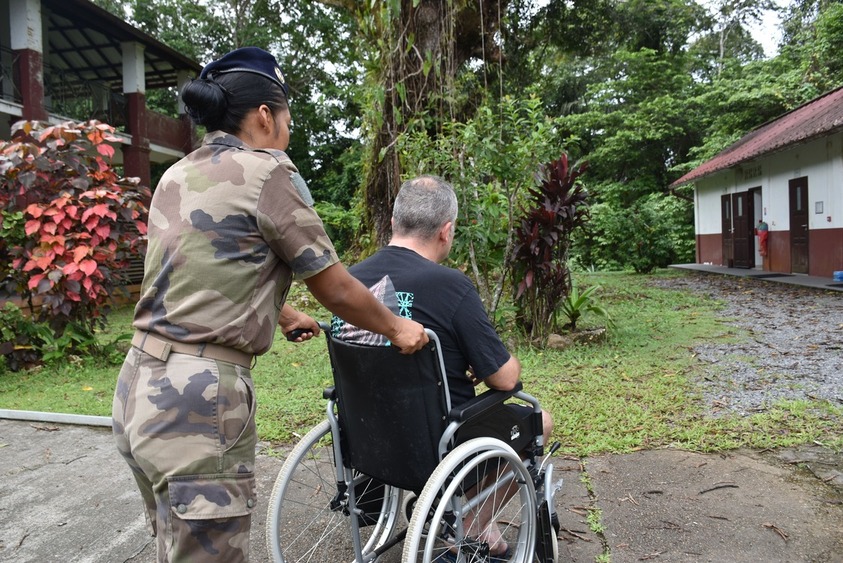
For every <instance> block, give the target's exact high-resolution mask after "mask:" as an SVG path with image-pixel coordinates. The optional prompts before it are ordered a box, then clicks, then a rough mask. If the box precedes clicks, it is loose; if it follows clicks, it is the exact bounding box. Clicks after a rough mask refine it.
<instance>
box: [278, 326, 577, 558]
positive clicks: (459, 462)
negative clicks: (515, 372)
mask: <svg viewBox="0 0 843 563" xmlns="http://www.w3.org/2000/svg"><path fill="white" fill-rule="evenodd" d="M320 326H321V327H322V330H323V331H324V333H325V335H326V338H327V343H328V352H329V356H330V361H331V369H332V372H333V378H334V386H333V387H330V388H328V389H326V390H325V391H324V392H323V398H324V399H326V400H327V408H326V411H327V419H326V420H325V421H323V422H322V423H320V424H318V425H317V426H316V427H314V428H313V429H312V430H310V432H308V433H307V434H306V435H305V436H304V437H303V438H302V439H301V441H300V442H299V443H298V445H297V446H296V447H295V448H294V449H293V450H292V452H291V453H290V455H289V456H288V458H287V459H286V460H285V462H284V464H283V466H282V468H281V470H280V472H279V474H278V477H277V479H276V482H275V485H274V487H273V490H272V494H271V497H270V504H269V507H268V514H267V522H266V526H267V529H266V540H267V547H268V551H269V553H270V554H271V555H272V558H273V561H275V562H283V563H294V562H302V561H310V562H319V563H350V562H358V563H364V562H365V563H367V562H371V561H376V560H378V559H379V558H380V560H381V561H384V560H386V559H389V560H390V561H395V555H394V553H393V552H391V551H390V550H393V549H395V550H396V552H397V551H398V549H401V550H402V551H401V559H400V560H401V561H402V562H405V563H415V562H424V563H431V562H439V561H441V562H455V561H456V562H458V563H463V562H465V563H468V562H477V563H480V562H500V561H508V562H511V563H534V562H537V563H556V561H557V560H558V550H557V534H558V528H559V524H558V519H557V517H556V510H555V505H554V496H555V494H556V492H557V491H558V490H559V489H560V488H561V486H562V481H561V479H560V480H559V481H558V482H553V466H552V464H551V463H549V459H550V456H551V454H552V453H553V451H555V449H556V448H558V447H559V445H558V444H554V447H553V448H551V449H550V450H551V451H549V452H548V455H547V456H544V457H543V458H542V456H543V454H544V451H543V450H544V444H543V437H542V421H541V408H540V406H539V403H538V401H537V400H536V399H535V398H533V397H531V396H530V395H528V394H526V393H524V392H523V391H521V388H520V384H519V386H518V388H517V389H514V390H512V391H507V392H501V391H496V390H489V391H486V392H485V393H483V394H481V395H478V396H477V397H475V398H474V399H472V400H471V401H469V402H468V403H466V404H464V405H461V406H460V407H458V408H453V409H452V408H451V405H450V400H449V394H448V382H447V379H446V377H445V368H444V363H443V360H442V352H441V350H440V345H439V340H438V338H437V337H436V334H434V333H433V332H432V331H430V330H428V331H427V332H428V336H429V338H430V343H429V344H428V345H427V346H426V347H425V348H424V349H422V350H420V351H419V352H417V353H415V354H412V355H403V354H401V353H400V352H399V351H398V350H397V349H395V348H394V347H391V346H363V345H358V344H352V343H348V342H344V341H341V340H338V339H334V338H332V337H331V329H330V326H328V325H325V324H322V323H320ZM510 398H512V399H514V400H515V401H516V402H519V403H522V404H525V405H526V406H528V407H529V408H527V409H521V411H522V412H526V413H528V414H527V415H526V416H522V417H520V418H519V417H518V416H516V415H515V414H513V412H514V411H513V410H512V409H510V408H509V407H508V406H507V405H506V404H504V401H506V400H508V399H510ZM516 452H520V453H516ZM472 521H473V522H474V524H472V523H471V522H472ZM477 522H487V523H492V524H494V525H495V526H496V529H495V532H497V531H499V532H500V534H501V535H502V540H503V541H505V542H506V544H507V546H508V549H507V553H506V555H505V556H500V555H494V556H493V555H492V554H491V553H490V551H491V548H492V547H493V546H490V545H489V544H488V543H487V542H486V541H484V540H483V538H484V537H487V538H488V534H489V532H490V529H486V534H485V535H484V533H483V532H484V530H482V529H479V527H478V526H477V524H476V523H477ZM500 545H501V544H498V547H500ZM387 552H390V554H389V555H384V554H386V553H387Z"/></svg>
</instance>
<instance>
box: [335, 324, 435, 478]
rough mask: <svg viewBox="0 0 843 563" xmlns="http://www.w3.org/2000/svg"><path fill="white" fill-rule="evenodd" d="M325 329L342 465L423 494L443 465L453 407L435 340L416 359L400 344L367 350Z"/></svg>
mask: <svg viewBox="0 0 843 563" xmlns="http://www.w3.org/2000/svg"><path fill="white" fill-rule="evenodd" d="M329 333H330V331H329V330H326V331H325V335H326V337H327V340H328V352H329V354H330V358H331V369H332V371H333V375H334V385H335V387H336V391H337V410H338V413H339V426H340V433H341V436H342V439H341V444H342V449H343V457H344V458H345V459H344V460H343V462H344V464H345V465H346V466H349V467H351V468H353V469H356V470H357V471H360V472H361V473H364V474H366V475H369V476H370V477H374V478H375V479H377V480H379V481H382V482H384V483H386V484H388V485H392V486H396V487H399V488H402V489H405V490H412V491H421V489H422V488H423V487H424V484H425V482H426V481H427V479H428V478H429V477H430V474H431V473H432V472H433V470H434V468H435V467H436V465H437V464H438V463H439V461H440V460H439V454H438V446H439V439H440V438H441V436H442V434H443V432H444V430H445V427H446V425H447V420H446V415H447V413H448V410H449V409H450V404H449V400H448V395H447V381H446V379H445V374H444V373H443V363H442V359H441V352H440V350H439V347H438V340H437V339H436V337H435V335H434V334H433V333H432V332H430V331H428V334H429V336H431V338H430V343H429V344H428V345H427V346H426V347H425V348H423V349H422V350H420V351H418V352H416V353H415V354H412V355H405V354H401V353H400V352H399V350H398V349H396V348H395V347H394V346H362V345H359V344H352V343H349V342H344V341H342V340H339V339H335V338H332V337H331V335H330V334H329Z"/></svg>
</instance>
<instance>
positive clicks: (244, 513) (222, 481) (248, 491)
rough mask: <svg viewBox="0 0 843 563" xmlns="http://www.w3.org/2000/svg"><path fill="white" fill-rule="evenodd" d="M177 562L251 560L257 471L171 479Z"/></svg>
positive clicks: (172, 549) (174, 558)
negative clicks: (254, 472) (252, 521)
mask: <svg viewBox="0 0 843 563" xmlns="http://www.w3.org/2000/svg"><path fill="white" fill-rule="evenodd" d="M168 488H169V493H170V511H171V517H170V519H169V520H170V534H169V537H168V538H166V540H165V542H166V543H167V544H169V545H168V547H167V551H168V552H169V554H170V555H171V556H172V557H171V559H168V560H172V561H207V562H215V563H238V562H245V561H248V560H249V530H250V528H251V518H252V511H253V510H254V507H255V504H256V503H257V500H256V490H255V478H254V474H252V473H241V474H231V473H223V474H218V475H195V476H182V477H170V478H168Z"/></svg>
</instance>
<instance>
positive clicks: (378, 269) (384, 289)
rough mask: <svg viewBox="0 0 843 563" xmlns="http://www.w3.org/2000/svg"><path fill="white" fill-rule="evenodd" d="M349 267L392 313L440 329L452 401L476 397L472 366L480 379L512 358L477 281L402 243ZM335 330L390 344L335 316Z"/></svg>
mask: <svg viewBox="0 0 843 563" xmlns="http://www.w3.org/2000/svg"><path fill="white" fill-rule="evenodd" d="M348 271H349V272H350V273H351V275H353V276H354V277H355V278H357V279H358V280H360V281H361V282H362V283H363V285H365V286H366V287H368V288H369V290H370V291H372V293H373V294H374V295H375V297H377V298H378V300H379V301H381V302H382V303H384V305H386V306H387V307H389V309H390V310H391V311H392V312H393V313H395V314H397V315H400V316H402V317H405V318H409V319H413V320H414V321H416V322H419V323H421V324H422V325H424V327H425V328H429V329H431V330H433V331H434V332H435V333H436V335H437V336H438V337H439V340H440V342H441V344H442V355H443V358H444V360H445V371H446V372H447V376H448V386H449V390H450V394H451V405H452V406H458V405H461V404H462V403H464V402H465V401H467V400H469V399H470V398H472V397H473V396H474V386H473V385H472V383H471V381H470V380H469V379H468V376H467V375H466V371H467V370H468V366H472V368H473V369H474V375H475V377H476V378H477V379H480V380H482V379H485V378H486V377H488V376H490V375H492V374H493V373H495V372H497V371H498V370H499V369H500V368H501V366H502V365H503V364H505V363H506V362H507V361H508V360H509V358H510V355H509V352H508V351H507V350H506V347H505V346H504V345H503V343H502V342H501V340H500V337H498V334H497V332H495V329H494V327H493V326H492V323H491V322H489V317H488V316H487V315H486V310H485V308H484V307H483V302H482V301H481V300H480V296H479V295H478V294H477V290H476V289H475V287H474V284H473V283H472V282H471V280H470V279H469V278H468V277H467V276H466V275H465V274H463V273H462V272H460V271H458V270H454V269H452V268H448V267H445V266H442V265H440V264H436V263H435V262H431V261H430V260H428V259H426V258H424V257H422V256H420V255H419V254H417V253H416V252H414V251H412V250H410V249H407V248H403V247H400V246H386V247H384V248H382V249H381V250H379V251H378V252H377V253H376V254H375V255H373V256H371V257H369V258H367V259H366V260H364V261H362V262H360V263H359V264H356V265H354V266H352V267H350V268H349V270H348ZM332 332H333V335H334V336H335V337H338V338H342V339H343V340H352V341H356V342H358V343H364V344H388V341H387V340H386V339H385V338H383V337H382V336H380V335H375V334H372V333H367V332H365V331H360V329H356V327H353V326H351V325H347V324H345V323H344V322H343V321H342V320H340V319H337V318H336V317H334V320H333V326H332Z"/></svg>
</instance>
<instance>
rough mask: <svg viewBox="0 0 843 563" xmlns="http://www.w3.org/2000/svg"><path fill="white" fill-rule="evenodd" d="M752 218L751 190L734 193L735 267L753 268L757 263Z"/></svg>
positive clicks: (733, 233) (733, 243)
mask: <svg viewBox="0 0 843 563" xmlns="http://www.w3.org/2000/svg"><path fill="white" fill-rule="evenodd" d="M752 218H753V214H752V209H751V204H750V200H749V192H740V193H737V194H732V246H733V247H734V251H733V254H732V257H733V258H734V261H735V268H752V267H753V266H754V265H755V256H754V251H755V244H754V243H755V241H754V238H753V234H754V233H753V231H754V229H753V225H752Z"/></svg>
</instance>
